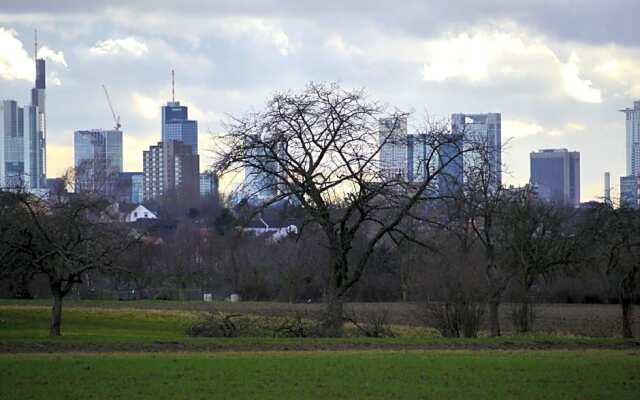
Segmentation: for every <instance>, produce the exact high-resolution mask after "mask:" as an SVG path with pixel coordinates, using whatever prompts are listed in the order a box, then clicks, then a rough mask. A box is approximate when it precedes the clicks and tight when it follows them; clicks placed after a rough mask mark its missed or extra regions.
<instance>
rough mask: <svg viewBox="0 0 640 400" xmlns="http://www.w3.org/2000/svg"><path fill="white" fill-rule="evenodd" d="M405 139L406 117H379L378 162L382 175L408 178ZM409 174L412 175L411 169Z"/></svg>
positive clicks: (406, 139)
mask: <svg viewBox="0 0 640 400" xmlns="http://www.w3.org/2000/svg"><path fill="white" fill-rule="evenodd" d="M407 141H408V138H407V118H406V117H401V118H381V119H380V120H379V136H378V143H379V145H380V155H379V162H380V173H381V174H382V176H384V177H388V178H401V179H408V178H409V171H408V169H409V167H408V162H409V161H408V154H407V153H408V151H407ZM412 158H413V154H412ZM411 174H412V175H413V171H412V172H411Z"/></svg>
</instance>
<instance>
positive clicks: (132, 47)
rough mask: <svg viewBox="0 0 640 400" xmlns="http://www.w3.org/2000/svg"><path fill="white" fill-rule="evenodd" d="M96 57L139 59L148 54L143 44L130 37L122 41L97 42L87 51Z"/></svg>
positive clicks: (147, 49)
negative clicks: (127, 56)
mask: <svg viewBox="0 0 640 400" xmlns="http://www.w3.org/2000/svg"><path fill="white" fill-rule="evenodd" d="M89 52H90V53H91V54H93V55H96V56H107V55H121V54H129V55H132V56H134V57H141V56H143V55H144V54H146V53H148V52H149V48H148V47H147V45H146V44H144V43H143V42H141V41H139V40H137V39H136V38H134V37H132V36H130V37H128V38H124V39H107V40H102V41H99V42H97V43H96V44H95V45H94V46H93V47H91V48H90V49H89Z"/></svg>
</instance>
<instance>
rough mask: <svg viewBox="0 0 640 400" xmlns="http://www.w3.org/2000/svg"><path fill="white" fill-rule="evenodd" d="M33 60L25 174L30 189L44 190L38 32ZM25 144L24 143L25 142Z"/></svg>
mask: <svg viewBox="0 0 640 400" xmlns="http://www.w3.org/2000/svg"><path fill="white" fill-rule="evenodd" d="M34 60H35V63H36V82H35V83H36V84H35V87H34V88H33V89H31V107H33V109H31V110H30V111H29V114H30V117H31V115H33V117H32V118H35V119H37V120H34V121H33V122H31V123H30V125H31V127H30V129H31V131H30V132H29V139H28V142H29V145H28V146H29V157H28V160H27V169H26V171H27V173H28V174H29V177H30V182H31V187H32V188H45V186H46V180H47V107H46V92H45V89H46V86H47V85H46V67H45V61H44V59H43V58H38V32H37V31H36V33H35V49H34ZM25 137H27V135H26V134H25ZM25 143H26V142H25Z"/></svg>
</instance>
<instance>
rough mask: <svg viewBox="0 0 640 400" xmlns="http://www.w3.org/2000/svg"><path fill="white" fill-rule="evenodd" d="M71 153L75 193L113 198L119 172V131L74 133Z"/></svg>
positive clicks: (120, 133)
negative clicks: (99, 194)
mask: <svg viewBox="0 0 640 400" xmlns="http://www.w3.org/2000/svg"><path fill="white" fill-rule="evenodd" d="M73 152H74V166H75V169H76V192H86V191H89V192H96V193H101V194H104V195H110V194H113V191H114V189H115V185H116V183H117V179H118V174H119V173H120V172H122V131H120V130H113V129H111V130H104V129H92V130H88V131H75V132H74V134H73Z"/></svg>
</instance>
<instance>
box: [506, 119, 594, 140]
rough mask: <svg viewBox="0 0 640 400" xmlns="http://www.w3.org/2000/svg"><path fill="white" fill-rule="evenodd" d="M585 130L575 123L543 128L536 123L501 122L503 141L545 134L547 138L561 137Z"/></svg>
mask: <svg viewBox="0 0 640 400" xmlns="http://www.w3.org/2000/svg"><path fill="white" fill-rule="evenodd" d="M585 129H586V128H585V126H584V125H582V124H579V123H577V122H567V123H566V124H564V125H562V126H559V127H558V126H555V127H545V126H543V125H540V124H539V123H537V122H533V121H526V120H517V119H505V120H503V121H502V137H503V138H504V139H505V140H509V139H519V138H523V137H527V136H534V135H541V134H546V135H548V136H563V135H566V134H569V133H575V132H581V131H584V130H585Z"/></svg>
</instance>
